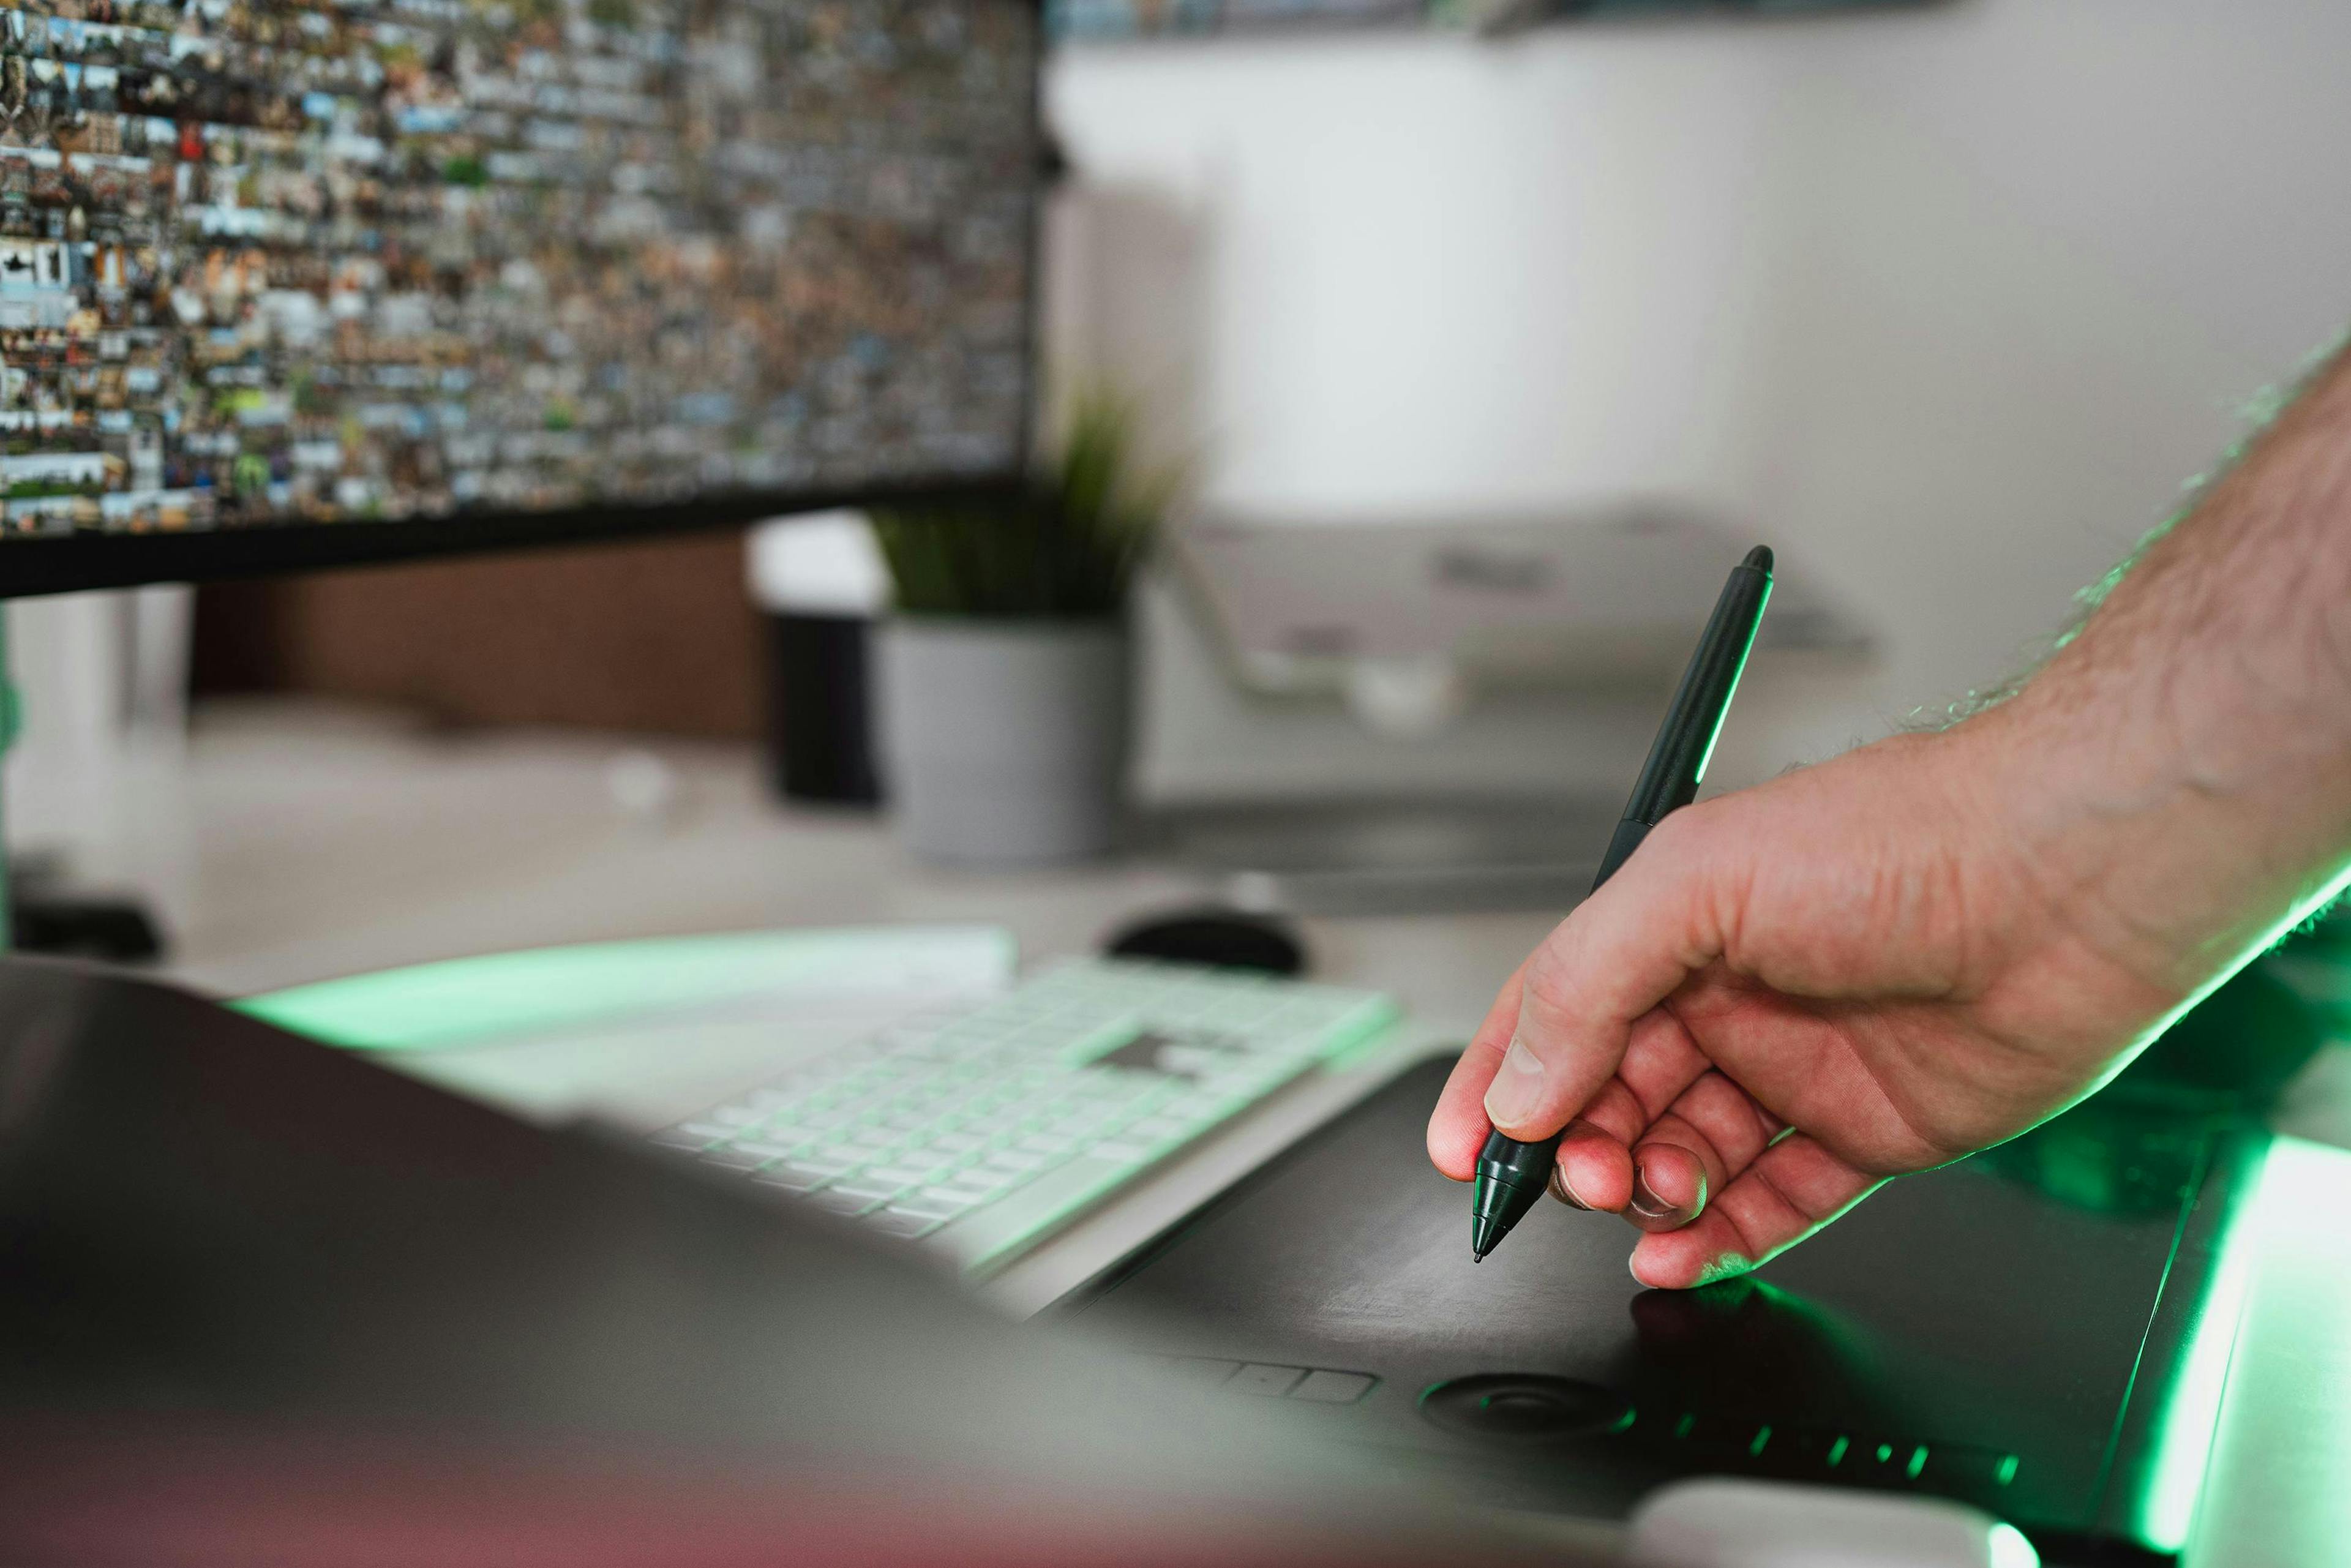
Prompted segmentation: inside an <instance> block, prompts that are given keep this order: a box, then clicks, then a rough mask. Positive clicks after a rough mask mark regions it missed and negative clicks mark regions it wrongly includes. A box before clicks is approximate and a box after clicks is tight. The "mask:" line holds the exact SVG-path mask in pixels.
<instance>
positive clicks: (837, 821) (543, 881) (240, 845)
mask: <svg viewBox="0 0 2351 1568" xmlns="http://www.w3.org/2000/svg"><path fill="white" fill-rule="evenodd" d="M620 749H621V747H620V746H619V745H618V744H617V743H600V742H598V741H596V740H593V739H581V738H579V737H557V736H543V737H531V736H511V735H507V736H499V737H490V738H467V737H442V738H435V737H432V736H429V735H424V734H420V733H416V732H413V731H409V730H404V729H402V728H401V727H396V726H391V725H387V724H384V723H382V722H380V721H371V720H366V719H355V718H353V717H351V716H348V715H337V714H334V713H332V712H323V713H322V712H319V711H318V710H308V711H305V710H289V709H282V708H279V709H254V710H249V711H246V712H242V713H239V714H236V715H235V716H229V717H226V718H225V719H222V720H219V721H216V722H213V723H210V724H208V725H206V726H205V727H203V728H201V729H200V730H199V733H198V735H197V737H196V739H195V740H194V742H193V746H192V747H191V749H190V752H189V756H188V758H187V759H186V763H185V765H184V766H183V767H175V768H167V769H159V770H157V771H155V772H154V773H152V775H149V776H143V777H141V779H136V780H134V781H132V783H131V785H130V786H128V787H126V791H125V794H124V802H125V805H124V810H125V813H126V820H128V821H130V822H131V831H127V832H126V834H125V835H124V838H123V844H124V849H123V863H122V864H120V866H118V867H116V868H115V869H116V870H117V871H118V872H119V873H124V874H131V873H136V875H137V880H139V881H140V882H141V884H142V885H144V886H146V887H148V888H149V889H150V890H151V891H152V892H153V893H154V894H157V895H158V899H159V903H160V904H162V913H163V915H164V917H165V919H166V922H167V924H168V925H169V926H170V929H171V931H172V936H173V937H174V939H175V954H174V961H173V964H172V973H173V974H175V975H177V976H178V977H182V978H183V979H185V980H187V981H189V982H190V983H192V984H194V985H196V986H198V987H200V988H207V989H212V990H216V991H222V992H230V993H244V992H250V991H256V990H265V989H274V988H279V987H283V986H287V985H293V984H298V983H300V982H304V981H308V980H314V979H320V978H326V977H331V976H335V975H341V974H350V973H356V972H360V971H364V970H369V969H376V968H383V967H391V966H394V965H402V964H411V963H418V962H423V961H426V960H431V959H435V958H444V957H453V956H463V955H466V954H471V953H479V952H486V951H494V950H500V949H511V948H521V947H531V946H546V945H550V944H555V943H565V942H580V941H594V940H607V939H613V938H620V937H632V936H664V935H679V934H685V933H692V932H701V931H716V930H729V929H742V928H747V927H758V926H777V925H845V924H860V923H864V922H870V921H883V920H924V921H933V920H945V921H982V922H995V923H998V924H1002V925H1008V927H1010V929H1011V930H1012V931H1013V932H1014V933H1015V934H1016V935H1017V936H1018V937H1019V941H1020V944H1021V946H1022V950H1023V951H1024V953H1026V954H1028V955H1029V956H1042V955H1048V954H1052V953H1057V952H1066V951H1071V950H1084V949H1088V948H1091V947H1092V946H1095V945H1096V944H1097V943H1098V942H1099V940H1100V939H1101V937H1102V936H1103V935H1104V934H1105V933H1106V932H1107V931H1109V930H1110V929H1112V928H1113V927H1115V926H1116V925H1119V924H1121V923H1122V922H1123V921H1124V920H1126V919H1128V918H1130V917H1132V916H1134V915H1138V914H1142V913H1145V912H1149V911H1152V910H1157V909H1164V908H1167V907H1170V906H1173V905H1176V904H1183V903H1186V902H1188V901H1193V900H1197V899H1200V898H1202V897H1204V896H1206V894H1207V888H1206V887H1204V886H1203V885H1201V884H1200V883H1198V882H1196V880H1194V879H1192V878H1190V877H1188V876H1186V874H1184V873H1181V872H1179V871H1176V870H1174V869H1172V868H1167V867H1156V866H1151V865H1143V864H1119V865H1110V866H1104V867H1095V868H1085V869H1076V870H1067V871H1056V872H1050V873H1030V874H1022V875H1017V876H1000V875H999V876H983V875H972V874H956V873H944V872H940V871H937V870H935V869H932V868H927V867H924V866H920V865H917V864H915V863H913V862H909V861H908V860H907V859H906V858H905V856H904V854H903V853H902V852H900V851H899V850H898V849H897V848H896V846H895V845H894V843H893V841H891V840H890V839H889V837H888V836H887V834H886V833H885V832H883V831H881V830H880V829H878V828H877V827H876V826H875V825H874V824H873V823H872V821H870V820H869V819H865V818H862V817H852V816H828V815H823V814H818V813H807V812H800V813H785V812H781V811H778V810H774V809H773V808H771V807H770V806H769V805H768V803H767V802H766V801H765V800H764V799H763V797H762V792H761V788H760V785H759V783H758V770H757V767H756V763H755V760H754V758H752V757H751V755H750V754H749V752H748V751H747V749H744V748H735V747H684V746H681V747H663V748H661V751H662V755H663V757H664V758H665V760H666V761H667V763H668V766H669V768H671V772H672V777H673V778H674V781H675V785H676V796H675V801H674V808H673V809H672V810H669V811H667V812H665V813H656V814H653V815H651V816H644V815H640V816H632V815H631V814H630V813H628V812H626V811H624V810H622V809H621V808H620V807H619V805H618V804H617V803H616V800H615V798H614V792H613V790H612V789H611V785H610V783H609V781H608V767H609V765H610V764H611V760H612V759H613V758H614V756H615V755H616V754H617V752H618V751H619V750H620ZM1305 924H1306V931H1307V936H1308V939H1309V941H1310V943H1311V946H1312V947H1313V950H1314V953H1315V956H1316V960H1317V971H1318V973H1319V974H1320V975H1322V977H1326V978H1330V979H1333V980H1338V981H1342V982H1344V983H1350V984H1357V985H1364V986H1370V987H1375V988H1381V989H1384V990H1386V991H1389V992H1390V993H1392V994H1394V995H1395V996H1396V997H1398V998H1400V999H1401V1000H1402V1001H1404V1002H1405V1005H1406V1007H1407V1008H1408V1009H1410V1010H1411V1012H1412V1015H1413V1016H1414V1018H1415V1019H1416V1029H1415V1030H1414V1032H1413V1033H1411V1034H1410V1035H1408V1036H1406V1037H1405V1038H1403V1039H1402V1040H1399V1042H1398V1044H1397V1046H1396V1047H1395V1050H1396V1051H1397V1052H1398V1053H1402V1054H1409V1053H1411V1052H1412V1051H1416V1050H1425V1049H1430V1048H1433V1047H1434V1046H1435V1044H1436V1043H1437V1042H1438V1041H1441V1040H1446V1039H1458V1038H1459V1036H1460V1035H1461V1033H1463V1032H1465V1031H1466V1030H1468V1028H1469V1027H1470V1026H1471V1025H1472V1024H1474V1023H1475V1021H1476V1020H1477V1019H1478V1017H1479V1015H1480V1014H1481V1013H1482V1011H1483V1009H1484V1008H1485V1006H1486V1003H1487V1002H1488V1000H1489V999H1490V998H1491V995H1492V991H1493V988H1494V986H1495V985H1496V983H1497V982H1498V981H1499V979H1500V978H1501V977H1503V976H1504V975H1506V974H1507V973H1509V971H1510V968H1511V967H1512V966H1514V965H1515V964H1516V963H1517V961H1518V960H1519V958H1520V957H1521V956H1524V954H1525V953H1526V951H1527V950H1528V949H1529V948H1530V947H1531V946H1532V945H1533V944H1534V943H1535V941H1536V940H1538V939H1539V938H1540V937H1541V935H1542V933H1543V931H1544V930H1545V929H1546V928H1547V927H1548V925H1549V924H1550V921H1549V919H1548V918H1546V917H1544V916H1542V915H1481V916H1450V915H1448V916H1442V917H1433V916H1432V917H1392V918H1379V919H1363V920H1332V919H1324V920H1312V921H1309V922H1306V923H1305ZM449 1065H450V1067H451V1069H452V1070H453V1071H454V1070H455V1067H456V1064H455V1061H454V1059H453V1061H451V1063H450V1064H449ZM1394 1065H1395V1061H1394V1060H1388V1061H1374V1062H1366V1063H1362V1064H1358V1065H1356V1066H1355V1067H1353V1068H1351V1069H1350V1070H1348V1071H1343V1072H1339V1073H1333V1074H1329V1075H1325V1076H1323V1077H1322V1078H1319V1079H1316V1080H1313V1081H1311V1082H1306V1083H1303V1084H1301V1085H1299V1086H1297V1087H1296V1088H1294V1089H1292V1090H1291V1091H1290V1092H1286V1093H1284V1094H1283V1095H1281V1096H1280V1097H1278V1098H1277V1099H1276V1100H1275V1101H1273V1102H1271V1103H1269V1104H1267V1105H1266V1106H1264V1107H1262V1108H1260V1109H1259V1110H1258V1111H1257V1112H1254V1113H1251V1114H1250V1115H1249V1116H1247V1117H1245V1118H1243V1119H1241V1120H1240V1121H1238V1122H1237V1123H1236V1124H1233V1125H1232V1126H1230V1127H1228V1129H1226V1130H1225V1131H1224V1132H1223V1133H1222V1134H1219V1135H1218V1136H1217V1137H1216V1138H1215V1139H1213V1140H1211V1141H1209V1142H1208V1143H1207V1144H1206V1145H1202V1146H1201V1147H1199V1148H1197V1149H1196V1150H1194V1151H1192V1152H1191V1153H1190V1154H1188V1155H1186V1157H1185V1158H1183V1159H1181V1160H1179V1161H1176V1162H1174V1163H1172V1164H1171V1165H1170V1166H1168V1167H1166V1168H1165V1169H1164V1170H1162V1171H1160V1172H1158V1173H1155V1175H1154V1176H1153V1177H1152V1178H1151V1179H1150V1180H1148V1181H1147V1182H1145V1183H1144V1184H1142V1185H1141V1186H1139V1187H1137V1188H1136V1189H1134V1191H1132V1192H1131V1193H1129V1194H1128V1195H1126V1196H1124V1197H1122V1198H1121V1199H1120V1200H1119V1201H1118V1202H1117V1203H1116V1204H1114V1205H1112V1206H1110V1207H1106V1208H1104V1209H1103V1210H1102V1211H1101V1212H1099V1213H1097V1214H1096V1215H1094V1216H1093V1217H1092V1218H1090V1219H1088V1220H1086V1221H1085V1222H1083V1223H1081V1224H1080V1225H1078V1226H1076V1227H1074V1228H1071V1230H1069V1231H1067V1232H1064V1233H1063V1234H1062V1235H1061V1237H1059V1238H1058V1239H1055V1240H1054V1241H1053V1242H1051V1243H1050V1245H1048V1246H1046V1247H1044V1248H1041V1249H1039V1251H1038V1252H1037V1253H1035V1254H1033V1255H1032V1256H1031V1257H1030V1258H1029V1259H1028V1260H1024V1261H1023V1262H1022V1263H1021V1264H1020V1265H1019V1267H1018V1268H1017V1269H1015V1270H1010V1271H1008V1273H1007V1274H1006V1275H1005V1276H1004V1277H1003V1278H1002V1279H1001V1280H1000V1281H998V1285H997V1287H996V1288H997V1290H998V1294H999V1296H1000V1298H1001V1299H1002V1300H1004V1301H1006V1302H1007V1304H1008V1305H1009V1306H1012V1307H1013V1308H1015V1309H1016V1310H1021V1309H1029V1308H1033V1307H1035V1306H1038V1305H1041V1304H1042V1303H1043V1302H1044V1301H1049V1300H1050V1299H1051V1298H1052V1297H1053V1296H1054V1295H1056V1294H1058V1293H1059V1292H1060V1291H1062V1290H1064V1289H1066V1288H1067V1287H1068V1286H1069V1285H1071V1284H1072V1283H1075V1282H1076V1281H1079V1280H1081V1279H1083V1278H1084V1277H1086V1276H1087V1275H1088V1274H1090V1273H1092V1271H1093V1270H1095V1269H1097V1268H1099V1267H1101V1266H1102V1264H1104V1263H1107V1262H1108V1261H1110V1260H1112V1259H1113V1258H1114V1257H1116V1256H1118V1255H1119V1254H1120V1253H1122V1252H1123V1251H1124V1250H1125V1249H1127V1248H1128V1247H1129V1246H1131V1245H1133V1244H1134V1242H1136V1241H1138V1240H1140V1239H1143V1238H1144V1237H1146V1236H1148V1235H1149V1234H1151V1233H1152V1232H1153V1231H1155V1230H1156V1229H1157V1228H1159V1227H1160V1226H1162V1225H1164V1224H1165V1222H1166V1221H1168V1220H1170V1219H1172V1218H1175V1217H1176V1216H1177V1215H1179V1214H1181V1213H1182V1212H1184V1211H1185V1210H1186V1208H1188V1207H1191V1206H1192V1205H1193V1204H1194V1203H1196V1202H1197V1201H1198V1200H1199V1199H1200V1198H1201V1197H1206V1196H1207V1194H1208V1193H1210V1192H1213V1191H1214V1190H1216V1189H1217V1187H1218V1186H1222V1185H1223V1184H1224V1183H1225V1182H1227V1181H1228V1180H1229V1179H1231V1177H1232V1176H1235V1175H1237V1174H1238V1172H1240V1171H1242V1170H1245V1169H1247V1168H1249V1166H1252V1165H1254V1164H1255V1163H1257V1162H1258V1161H1259V1160H1260V1159H1262V1158H1263V1157H1264V1156H1266V1155H1269V1154H1270V1153H1272V1152H1273V1151H1274V1150H1276V1149H1278V1148H1280V1147H1281V1146H1282V1145H1284V1144H1286V1143H1287V1142H1289V1141H1290V1139H1291V1138H1292V1137H1294V1136H1295V1135H1296V1134H1298V1133H1299V1132H1301V1131H1302V1130H1303V1129H1304V1128H1306V1127H1308V1126H1311V1125H1312V1124H1315V1123H1316V1122H1318V1121H1320V1120H1321V1119H1322V1118H1323V1117H1325V1116H1327V1115H1328V1114H1330V1113H1332V1111H1334V1110H1335V1109H1337V1108H1338V1107H1339V1106H1340V1105H1342V1104H1343V1103H1346V1102H1348V1101H1349V1100H1351V1099H1353V1097H1354V1096H1356V1095H1357V1094H1360V1093H1362V1092H1364V1091H1365V1090H1367V1089H1368V1088H1369V1087H1370V1086H1371V1085H1372V1083H1374V1082H1376V1081H1377V1079H1378V1077H1379V1076H1380V1075H1381V1074H1382V1073H1384V1071H1389V1070H1392V1068H1393V1066H1394ZM703 1070H705V1071H710V1072H712V1073H714V1074H716V1073H718V1072H721V1071H726V1064H723V1063H721V1064H705V1065H704V1069H703ZM721 1087H722V1089H723V1087H724V1086H721ZM700 1092H701V1090H700V1088H699V1086H698V1084H697V1083H696V1082H691V1081H687V1082H680V1081H676V1080H672V1081H670V1082H655V1081H653V1080H649V1079H640V1080H632V1081H631V1082H615V1083H614V1084H613V1085H611V1091H610V1092H609V1094H608V1095H606V1096H605V1101H606V1103H607V1106H608V1109H610V1110H611V1111H612V1112H614V1113H618V1114H621V1115H622V1116H623V1117H624V1118H626V1119H632V1120H637V1121H640V1122H643V1124H647V1125H652V1124H656V1123H658V1122H661V1121H664V1120H667V1119H669V1118H670V1117H671V1116H673V1115H674V1114H676V1113H678V1111H677V1110H674V1109H673V1106H674V1103H675V1102H676V1101H677V1099H678V1098H679V1097H681V1096H690V1095H693V1094H698V1093H700ZM688 1103H692V1102H691V1101H689V1102H688ZM2282 1124H2283V1125H2284V1126H2285V1127H2287V1128H2288V1129H2289V1130H2291V1131H2294V1132H2296V1133H2300V1134H2304V1136H2314V1137H2320V1138H2324V1139H2327V1140H2329V1141H2331V1142H2333V1143H2336V1144H2346V1145H2351V1051H2336V1052H2335V1053H2334V1054H2333V1059H2332V1060H2330V1061H2325V1062H2323V1063H2322V1064H2321V1066H2320V1068H2319V1069H2318V1070H2317V1071H2314V1072H2313V1073H2312V1074H2311V1075H2309V1076H2308V1077H2307V1078H2306V1079H2305V1080H2304V1082H2302V1083H2301V1084H2300V1085H2298V1086H2297V1088H2296V1090H2295V1092H2294V1095H2293V1096H2292V1097H2291V1098H2290V1100H2289V1103H2288V1104H2287V1107H2286V1109H2285V1112H2284V1114H2283V1118H2282ZM2292 1168H2293V1169H2294V1171H2295V1172H2296V1173H2298V1175H2299V1176H2300V1177H2301V1178H2302V1179H2304V1181H2306V1182H2315V1183H2317V1184H2319V1186H2321V1188H2322V1189H2323V1190H2321V1191H2319V1192H2316V1193H2313V1194H2310V1195H2308V1197H2306V1198H2305V1199H2304V1202H2306V1204H2307V1206H2308V1208H2307V1210H2306V1211H2305V1212H2304V1213H2303V1214H2302V1215H2301V1216H2300V1217H2299V1219H2300V1222H2299V1223H2296V1224H2294V1225H2292V1226H2287V1225H2283V1224H2281V1225H2276V1226H2273V1227H2271V1228H2269V1229H2268V1230H2267V1231H2266V1232H2265V1233H2264V1235H2263V1237H2262V1241H2261V1244H2260V1245H2259V1246H2258V1247H2257V1248H2256V1249H2255V1251H2254V1254H2253V1256H2252V1274H2251V1296H2250V1300H2251V1303H2252V1304H2251V1308H2250V1310H2249V1311H2248V1312H2247V1314H2246V1318H2245V1329H2244V1333H2243V1335H2242V1337H2241V1341H2240V1345H2239V1354H2238V1356H2237V1359H2236V1362H2235V1364H2234V1366H2233V1369H2232V1371H2231V1377H2230V1382H2229V1385H2228V1396H2227V1400H2226V1403H2225V1405H2224V1406H2223V1416H2222V1421H2221V1428H2220V1440H2219V1446H2218V1448H2216V1450H2215V1460H2214V1468H2213V1471H2212V1476H2213V1479H2212V1484H2211V1486H2210V1488H2209V1489H2208V1491H2207V1496H2206V1501H2205V1505H2204V1509H2203V1512H2202V1514H2201V1516H2200V1519H2199V1530H2198V1534H2197V1538H2196V1542H2195V1545H2194V1547H2193V1549H2192V1551H2191V1553H2190V1559H2189V1560H2190V1562H2191V1563H2193V1564H2194V1565H2195V1568H2240V1565H2243V1568H2252V1565H2261V1568H2268V1565H2270V1564H2286V1563H2296V1564H2300V1563H2324V1562H2339V1561H2346V1560H2351V1545H2346V1543H2351V1487H2346V1486H2344V1485H2343V1484H2342V1482H2343V1479H2344V1478H2345V1477H2346V1475H2351V1437H2346V1432H2347V1431H2351V1422H2346V1406H2351V1291H2346V1289H2345V1286H2346V1284H2351V1216H2346V1209H2351V1155H2341V1154H2339V1153H2337V1152H2335V1151H2333V1150H2328V1149H2321V1148H2312V1149H2307V1150H2301V1151H2298V1152H2297V1153H2296V1155H2295V1156H2294V1163H2293V1167H2292ZM2287 1197H2289V1198H2301V1197H2303V1195H2300V1194H2289V1195H2287ZM2286 1207H2296V1206H2295V1205H2294V1204H2291V1203H2289V1204H2288V1205H2286Z"/></svg>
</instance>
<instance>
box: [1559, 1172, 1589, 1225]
mask: <svg viewBox="0 0 2351 1568" xmlns="http://www.w3.org/2000/svg"><path fill="white" fill-rule="evenodd" d="M1551 1195H1552V1197H1555V1198H1557V1199H1559V1200H1560V1202H1562V1203H1563V1204H1565V1205H1567V1207H1570V1208H1580V1209H1583V1211H1584V1212H1585V1213H1587V1214H1589V1213H1590V1212H1591V1211H1592V1206H1591V1205H1590V1204H1588V1203H1586V1202H1584V1201H1583V1199H1582V1198H1580V1197H1576V1196H1575V1189H1574V1188H1573V1187H1571V1186H1568V1185H1567V1173H1566V1172H1565V1171H1563V1170H1562V1169H1560V1168H1559V1166H1552V1167H1551Z"/></svg>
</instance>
